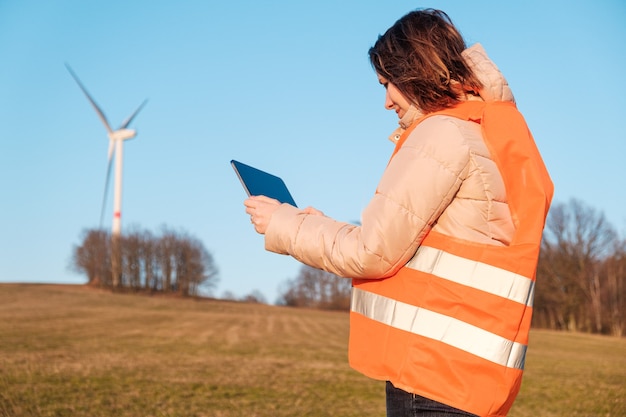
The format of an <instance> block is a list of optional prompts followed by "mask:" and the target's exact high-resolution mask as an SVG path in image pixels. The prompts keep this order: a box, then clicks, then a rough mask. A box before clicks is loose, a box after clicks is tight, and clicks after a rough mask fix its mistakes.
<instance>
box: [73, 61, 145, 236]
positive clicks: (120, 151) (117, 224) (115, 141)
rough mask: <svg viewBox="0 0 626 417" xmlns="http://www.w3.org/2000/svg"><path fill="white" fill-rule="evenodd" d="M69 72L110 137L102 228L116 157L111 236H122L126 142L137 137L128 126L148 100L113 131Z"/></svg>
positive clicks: (101, 214)
mask: <svg viewBox="0 0 626 417" xmlns="http://www.w3.org/2000/svg"><path fill="white" fill-rule="evenodd" d="M65 66H66V67H67V70H68V71H69V72H70V75H71V76H72V77H73V78H74V80H75V81H76V83H77V84H78V86H79V87H80V89H81V90H82V91H83V93H85V96H87V99H88V100H89V102H90V103H91V105H92V107H93V108H94V109H95V110H96V113H98V117H99V118H100V120H101V121H102V123H103V124H104V127H105V128H106V130H107V133H108V136H109V152H108V163H107V173H106V180H105V183H104V196H103V197H102V209H101V211H100V227H102V216H103V214H104V206H105V204H106V197H107V191H108V187H109V178H110V176H111V165H112V162H113V157H115V188H114V195H113V226H112V229H111V234H112V236H114V237H117V236H119V235H120V232H121V221H122V170H123V159H124V141H125V140H129V139H132V138H134V137H135V135H136V134H137V132H136V131H135V130H134V129H129V128H128V125H129V124H130V123H131V122H132V121H133V119H134V118H135V116H137V113H139V111H140V110H141V109H142V108H143V106H145V104H146V103H147V102H148V100H147V99H146V100H144V101H143V103H141V104H140V105H139V107H137V110H135V111H134V112H133V113H132V114H131V115H130V116H129V117H128V118H127V119H126V120H124V122H123V123H122V124H121V126H120V127H119V128H118V129H117V130H113V129H111V125H110V124H109V122H108V121H107V118H106V117H105V115H104V113H103V112H102V110H100V107H98V105H97V104H96V102H95V101H94V99H93V98H92V97H91V96H90V95H89V93H88V92H87V89H86V88H85V86H83V84H82V83H81V82H80V80H79V79H78V76H77V75H76V74H75V73H74V71H73V70H72V68H71V67H70V66H69V65H68V64H65Z"/></svg>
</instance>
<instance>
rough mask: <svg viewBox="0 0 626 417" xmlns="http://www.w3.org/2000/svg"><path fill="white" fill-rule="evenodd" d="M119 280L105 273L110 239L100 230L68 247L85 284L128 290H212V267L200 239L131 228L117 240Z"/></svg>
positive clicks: (108, 265) (214, 273) (214, 268)
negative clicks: (79, 242)
mask: <svg viewBox="0 0 626 417" xmlns="http://www.w3.org/2000/svg"><path fill="white" fill-rule="evenodd" d="M118 244H119V250H120V258H119V261H120V263H119V264H118V265H119V272H120V275H119V277H118V278H119V281H117V282H113V279H112V271H111V262H110V259H111V253H112V249H111V248H112V239H111V235H110V234H108V233H106V232H104V231H101V230H91V231H86V232H84V237H83V241H82V244H81V245H80V246H76V247H75V248H74V253H73V265H72V266H73V268H74V269H75V270H77V271H79V272H84V273H85V274H86V275H87V277H88V280H89V282H90V283H100V285H104V286H109V287H117V285H116V283H119V285H120V286H121V287H123V288H130V289H133V290H150V291H165V292H178V293H179V294H181V295H185V296H187V295H199V290H200V287H201V286H202V287H204V288H207V289H212V288H213V287H214V286H215V284H216V282H217V279H218V269H217V266H216V265H215V262H214V260H213V257H212V255H211V254H210V253H209V252H208V251H207V250H206V248H205V247H204V245H203V244H202V242H201V241H200V240H198V239H196V238H194V237H192V236H190V235H188V234H186V233H176V232H174V231H172V230H170V229H167V228H163V234H162V236H160V237H155V236H153V235H152V234H151V233H149V232H146V231H141V230H140V229H139V228H134V229H132V230H131V232H129V233H127V234H125V235H123V236H120V237H119V239H118Z"/></svg>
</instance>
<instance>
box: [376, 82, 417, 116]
mask: <svg viewBox="0 0 626 417" xmlns="http://www.w3.org/2000/svg"><path fill="white" fill-rule="evenodd" d="M378 82H379V83H380V84H381V85H382V86H383V87H385V90H387V93H386V94H385V108H386V109H387V110H395V112H396V114H397V115H398V118H399V119H402V118H403V117H404V115H405V114H406V112H407V110H409V107H410V106H411V102H410V101H409V100H408V99H407V98H406V97H405V96H404V94H402V93H401V92H400V90H398V87H396V86H395V85H394V84H393V83H391V82H390V81H389V80H388V79H386V78H385V77H383V76H382V75H380V74H378Z"/></svg>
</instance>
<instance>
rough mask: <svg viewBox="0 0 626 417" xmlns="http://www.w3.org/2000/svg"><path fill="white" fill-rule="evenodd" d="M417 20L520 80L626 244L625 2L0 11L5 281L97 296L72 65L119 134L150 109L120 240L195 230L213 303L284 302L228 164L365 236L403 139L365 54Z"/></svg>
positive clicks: (543, 145)
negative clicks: (443, 25) (439, 12)
mask: <svg viewBox="0 0 626 417" xmlns="http://www.w3.org/2000/svg"><path fill="white" fill-rule="evenodd" d="M418 7H435V8H441V9H443V10H444V11H446V12H448V14H449V15H450V16H451V18H452V19H453V21H454V22H455V23H456V25H457V26H458V27H459V29H460V30H461V32H462V33H463V35H464V36H465V38H466V41H467V43H468V44H472V43H475V42H480V43H482V44H483V45H484V46H485V48H486V50H487V52H488V53H489V54H490V56H491V57H492V59H493V60H494V61H495V62H496V64H497V65H498V66H499V67H500V69H501V70H502V72H503V73H504V74H505V76H506V77H507V78H508V80H509V83H510V84H511V86H512V88H513V91H514V93H515V96H516V99H517V102H518V107H519V108H520V110H521V111H522V112H523V113H524V115H525V116H526V118H527V121H528V123H529V125H530V127H531V130H532V131H533V134H534V136H535V139H536V141H537V144H538V146H539V148H540V150H541V151H542V153H543V156H544V159H545V161H546V163H547V165H548V168H549V170H550V172H551V175H552V178H553V180H554V183H555V186H556V194H555V201H557V202H567V201H568V200H569V199H570V198H572V197H575V198H578V199H580V200H582V201H583V202H584V203H586V204H587V205H589V206H591V207H592V208H595V209H597V210H600V211H603V212H604V213H605V214H606V216H607V218H608V220H609V221H610V222H611V223H612V224H613V225H614V226H615V227H616V229H618V231H620V232H622V235H623V232H624V230H626V209H625V207H626V192H625V191H624V190H625V189H626V188H625V187H624V185H623V184H622V183H623V181H624V178H626V163H624V156H625V155H626V133H625V132H626V130H625V129H624V127H623V124H624V120H625V118H626V81H624V75H625V74H626V57H625V56H624V55H625V53H626V47H625V46H624V45H626V24H625V23H624V22H626V3H624V2H623V1H621V0H612V1H610V0H604V1H602V0H600V1H597V0H594V1H591V0H589V1H562V0H558V1H543V0H541V1H540V0H531V1H518V2H508V1H506V2H504V1H503V2H496V1H487V0H476V1H471V2H469V1H461V0H458V1H430V2H422V1H403V0H398V1H393V2H390V1H382V0H380V1H370V0H359V1H356V0H346V1H336V0H319V1H316V2H299V1H293V0H289V1H287V0H284V1H243V0H230V1H219V2H218V1H200V0H198V1H184V0H183V1H178V2H165V1H131V2H128V1H120V0H108V1H89V2H84V1H78V0H72V1H70V0H57V1H45V0H40V1H37V0H0V190H2V197H1V200H0V218H1V219H2V225H1V226H0V282H57V283H83V282H85V277H83V276H80V275H77V274H76V273H74V272H71V271H70V270H69V269H68V264H69V260H70V257H71V253H72V249H73V246H74V245H76V244H78V243H79V242H80V240H79V239H80V235H81V232H82V231H83V230H85V229H89V228H94V227H97V226H98V224H99V219H100V205H101V199H102V193H103V185H104V177H105V168H106V160H107V146H108V139H107V137H106V132H105V130H104V128H103V126H102V124H101V123H100V121H99V120H98V118H97V116H96V114H95V112H94V111H93V109H92V108H91V107H90V105H89V103H88V102H87V100H86V98H85V97H84V96H83V94H82V93H81V91H80V90H79V89H78V87H77V85H76V83H75V82H74V80H73V79H72V78H71V77H70V75H69V73H68V72H67V70H66V68H65V66H64V63H65V62H67V63H69V64H70V65H71V66H72V67H73V69H74V70H75V71H76V73H77V74H78V75H79V77H80V78H81V79H82V81H83V83H84V84H85V85H86V87H87V89H88V90H89V91H90V93H91V94H92V96H93V97H94V98H95V100H96V102H97V103H98V104H99V105H100V107H101V108H102V109H103V110H104V112H105V113H106V115H107V117H108V119H109V121H110V122H111V124H112V125H113V126H114V127H117V126H118V125H119V124H121V122H122V121H123V120H124V119H125V118H126V117H127V116H128V115H129V114H130V113H131V112H132V111H133V110H134V109H135V108H136V106H138V105H139V104H140V103H141V102H142V100H143V99H144V98H148V99H149V102H148V104H147V106H146V107H145V108H144V109H143V110H142V112H141V113H140V114H139V115H138V116H137V118H136V119H135V120H134V122H133V124H132V127H134V128H136V129H137V130H138V135H137V137H136V138H135V139H133V140H131V141H128V142H126V143H125V148H124V162H125V165H124V197H123V210H122V212H123V216H122V231H124V229H126V230H128V228H129V227H130V226H131V225H136V226H139V227H141V228H142V229H148V230H151V231H155V232H156V231H158V230H159V228H160V227H161V225H167V226H168V227H171V228H174V229H178V230H183V231H186V232H187V233H190V234H191V235H193V236H195V237H197V238H199V239H201V240H202V241H203V243H204V245H205V246H206V248H207V249H208V250H209V251H210V252H211V253H212V254H213V257H214V259H215V261H216V263H217V266H218V267H219V269H220V283H219V286H218V288H217V289H216V290H215V291H214V295H217V296H220V295H222V294H223V293H224V291H232V292H233V293H235V294H236V295H237V296H244V295H246V294H249V293H250V292H251V291H253V290H259V291H261V292H262V293H263V294H265V296H266V298H267V299H268V301H270V302H273V301H274V300H275V298H276V295H277V292H278V289H279V287H280V285H281V283H284V282H285V281H286V280H287V279H290V278H294V277H295V276H296V275H297V273H298V270H299V268H300V265H299V264H298V263H297V262H296V261H294V260H292V259H290V258H288V257H285V256H280V255H275V254H272V253H267V252H265V251H264V249H263V239H262V238H261V237H260V236H259V235H257V234H256V233H255V232H254V231H253V229H252V227H251V225H250V222H249V219H248V216H246V214H245V212H244V208H243V205H242V203H243V200H244V197H245V194H244V191H243V189H242V188H241V186H240V185H239V182H238V180H237V178H236V177H235V175H234V173H233V171H232V168H231V167H230V165H229V161H230V160H231V159H238V160H241V161H243V162H246V163H249V164H253V165H256V166H258V167H260V168H263V169H266V170H269V171H271V172H273V173H275V174H277V175H280V176H281V177H283V179H284V180H285V181H286V182H287V184H288V186H289V188H290V189H291V190H292V194H293V196H294V198H295V199H296V201H297V202H298V203H299V205H300V206H307V205H312V206H314V207H317V208H319V209H321V210H322V211H324V212H325V213H326V214H328V215H330V216H333V217H335V218H337V219H339V220H344V221H357V220H358V219H359V217H360V213H361V210H362V209H363V208H364V206H365V205H366V204H367V202H368V201H369V199H370V197H371V195H372V194H373V192H374V190H375V187H376V184H377V181H378V179H379V177H380V174H381V173H382V171H383V169H384V167H385V165H386V163H387V159H388V157H389V155H390V153H391V151H392V145H391V143H390V142H388V141H387V136H388V134H389V133H390V132H391V131H392V130H393V129H395V127H396V126H397V121H396V117H395V114H393V113H391V112H387V111H385V110H384V108H383V101H384V91H383V89H382V88H381V87H380V86H379V85H378V83H377V81H376V77H375V75H374V72H373V71H372V69H371V67H370V65H369V63H368V60H367V50H368V48H369V47H370V46H371V45H372V44H373V42H374V41H375V40H376V37H377V36H378V34H380V33H382V32H384V31H385V30H386V29H387V28H388V27H389V26H390V25H392V24H393V23H394V22H395V20H397V19H398V18H399V17H401V16H402V15H403V14H405V13H406V12H408V11H410V10H412V9H415V8H418ZM111 204H112V203H111V202H109V206H108V207H109V208H108V209H107V212H106V218H105V220H106V223H105V226H106V227H110V224H111V211H112V209H111Z"/></svg>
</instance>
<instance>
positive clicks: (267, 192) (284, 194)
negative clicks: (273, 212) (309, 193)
mask: <svg viewBox="0 0 626 417" xmlns="http://www.w3.org/2000/svg"><path fill="white" fill-rule="evenodd" d="M230 164H231V165H232V166H233V169H234V170H235V173H236V174H237V176H238V177H239V181H241V185H243V188H244V189H245V190H246V193H248V195H249V196H252V195H264V196H267V197H271V198H275V199H276V200H278V201H280V202H281V203H288V204H291V205H292V206H294V207H298V206H296V203H295V201H293V197H291V193H289V190H288V189H287V186H286V185H285V182H284V181H283V180H282V179H280V178H279V177H277V176H275V175H272V174H269V173H267V172H265V171H261V170H260V169H257V168H254V167H251V166H250V165H246V164H244V163H241V162H239V161H235V160H232V161H230Z"/></svg>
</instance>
